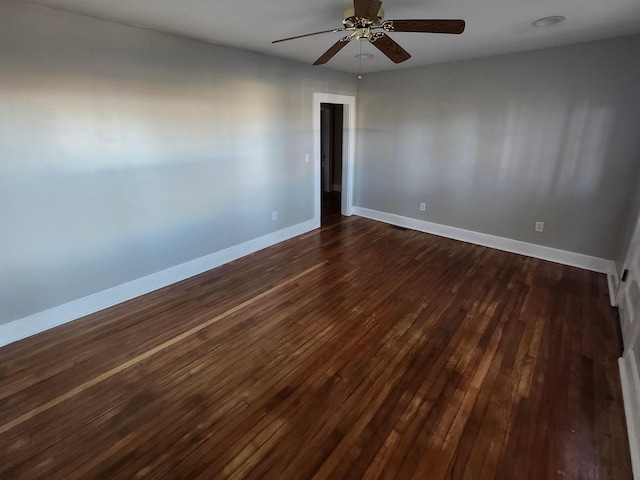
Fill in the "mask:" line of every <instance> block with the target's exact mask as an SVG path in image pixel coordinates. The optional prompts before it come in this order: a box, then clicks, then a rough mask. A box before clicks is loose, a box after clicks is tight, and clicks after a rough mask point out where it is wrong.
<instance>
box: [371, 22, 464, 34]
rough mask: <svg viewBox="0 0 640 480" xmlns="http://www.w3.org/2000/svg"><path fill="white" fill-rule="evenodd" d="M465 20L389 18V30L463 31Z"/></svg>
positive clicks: (386, 27)
mask: <svg viewBox="0 0 640 480" xmlns="http://www.w3.org/2000/svg"><path fill="white" fill-rule="evenodd" d="M464 26H465V23H464V20H387V21H386V22H384V23H383V25H382V28H384V29H385V30H386V31H387V32H422V33H462V32H464Z"/></svg>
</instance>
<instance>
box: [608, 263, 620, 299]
mask: <svg viewBox="0 0 640 480" xmlns="http://www.w3.org/2000/svg"><path fill="white" fill-rule="evenodd" d="M607 283H608V284H609V302H610V303H611V306H612V307H617V306H618V287H619V286H620V276H619V275H618V269H617V268H615V265H614V268H613V272H610V273H608V274H607Z"/></svg>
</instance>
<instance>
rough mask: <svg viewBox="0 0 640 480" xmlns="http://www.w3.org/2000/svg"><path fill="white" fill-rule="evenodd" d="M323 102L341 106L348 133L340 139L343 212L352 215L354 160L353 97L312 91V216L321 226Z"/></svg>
mask: <svg viewBox="0 0 640 480" xmlns="http://www.w3.org/2000/svg"><path fill="white" fill-rule="evenodd" d="M322 103H335V104H339V105H343V106H344V108H343V131H344V130H346V131H347V134H346V137H345V138H344V141H343V142H342V159H343V160H342V189H341V191H342V202H341V203H342V212H341V213H342V215H345V216H349V215H353V184H354V180H353V178H354V171H355V163H356V97H354V96H351V95H335V94H329V93H314V94H313V158H314V161H313V168H314V172H315V174H314V186H313V195H314V200H313V202H314V203H313V205H314V208H313V219H314V220H316V221H317V224H318V226H320V141H321V134H320V109H321V104H322Z"/></svg>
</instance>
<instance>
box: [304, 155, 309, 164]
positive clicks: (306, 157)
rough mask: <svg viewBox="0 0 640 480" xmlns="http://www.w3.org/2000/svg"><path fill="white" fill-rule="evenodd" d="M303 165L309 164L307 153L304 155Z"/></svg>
mask: <svg viewBox="0 0 640 480" xmlns="http://www.w3.org/2000/svg"><path fill="white" fill-rule="evenodd" d="M304 163H309V154H308V153H305V154H304Z"/></svg>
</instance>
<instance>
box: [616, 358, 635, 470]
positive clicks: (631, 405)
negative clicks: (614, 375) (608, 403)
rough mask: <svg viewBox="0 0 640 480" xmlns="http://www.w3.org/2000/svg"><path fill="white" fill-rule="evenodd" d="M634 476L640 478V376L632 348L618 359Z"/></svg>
mask: <svg viewBox="0 0 640 480" xmlns="http://www.w3.org/2000/svg"><path fill="white" fill-rule="evenodd" d="M618 365H619V367H620V383H621V384H622V398H623V401H624V414H625V417H626V419H627V433H628V435H629V450H630V452H631V466H632V468H633V478H634V479H635V480H640V376H639V375H638V365H637V364H636V362H635V356H634V354H633V351H632V350H629V351H628V352H627V353H625V355H624V356H623V357H620V358H619V359H618Z"/></svg>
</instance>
